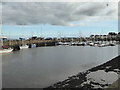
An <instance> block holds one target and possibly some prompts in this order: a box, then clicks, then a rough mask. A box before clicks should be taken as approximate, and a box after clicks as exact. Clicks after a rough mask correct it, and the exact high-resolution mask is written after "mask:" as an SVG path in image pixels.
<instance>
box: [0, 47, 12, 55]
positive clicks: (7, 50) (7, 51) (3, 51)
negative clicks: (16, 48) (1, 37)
mask: <svg viewBox="0 0 120 90" xmlns="http://www.w3.org/2000/svg"><path fill="white" fill-rule="evenodd" d="M12 51H13V49H11V48H10V49H0V54H2V53H9V52H12Z"/></svg>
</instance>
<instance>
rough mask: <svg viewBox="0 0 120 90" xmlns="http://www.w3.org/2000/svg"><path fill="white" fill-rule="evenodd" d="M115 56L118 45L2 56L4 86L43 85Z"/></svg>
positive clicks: (68, 48) (36, 51) (39, 49)
mask: <svg viewBox="0 0 120 90" xmlns="http://www.w3.org/2000/svg"><path fill="white" fill-rule="evenodd" d="M117 55H118V46H108V47H90V46H85V47H84V46H55V47H39V48H31V49H23V50H20V51H15V52H11V53H9V54H3V55H2V85H3V88H43V87H46V86H49V85H52V84H53V83H56V82H58V81H62V80H64V79H66V78H67V77H69V76H72V75H75V74H77V73H78V72H81V71H84V70H87V69H90V68H92V67H94V66H97V65H99V64H102V63H104V62H107V61H108V60H110V59H112V58H114V57H116V56H117Z"/></svg>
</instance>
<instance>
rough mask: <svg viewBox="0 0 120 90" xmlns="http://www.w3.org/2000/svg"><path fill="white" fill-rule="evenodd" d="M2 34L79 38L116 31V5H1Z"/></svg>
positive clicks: (25, 3)
mask: <svg viewBox="0 0 120 90" xmlns="http://www.w3.org/2000/svg"><path fill="white" fill-rule="evenodd" d="M0 9H1V10H0V14H2V18H0V21H2V22H1V23H0V25H1V27H2V28H1V34H2V35H4V36H8V37H12V38H13V37H14V38H19V37H31V36H39V37H79V36H89V35H91V34H107V33H108V32H118V3H117V2H3V3H0Z"/></svg>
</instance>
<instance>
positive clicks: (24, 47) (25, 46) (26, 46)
mask: <svg viewBox="0 0 120 90" xmlns="http://www.w3.org/2000/svg"><path fill="white" fill-rule="evenodd" d="M27 48H28V45H23V46H20V49H27Z"/></svg>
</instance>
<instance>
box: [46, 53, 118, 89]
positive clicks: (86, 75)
mask: <svg viewBox="0 0 120 90" xmlns="http://www.w3.org/2000/svg"><path fill="white" fill-rule="evenodd" d="M119 74H120V55H118V56H117V57H115V58H113V59H112V60H109V61H107V62H106V63H103V64H101V65H98V66H96V67H93V68H91V69H88V70H86V71H84V72H80V73H78V74H77V75H73V76H71V77H68V78H67V79H65V80H63V81H60V82H57V83H55V84H53V85H51V86H49V87H46V88H45V89H52V88H58V89H60V88H64V89H66V88H68V89H71V88H79V89H81V90H104V89H106V90H109V89H108V88H109V87H110V88H113V89H115V90H118V89H116V88H117V87H113V86H115V85H112V84H113V83H114V82H116V81H117V80H118V75H119ZM105 77H106V78H105ZM110 79H112V80H110ZM111 86H112V87H111ZM110 90H112V89H110Z"/></svg>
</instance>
